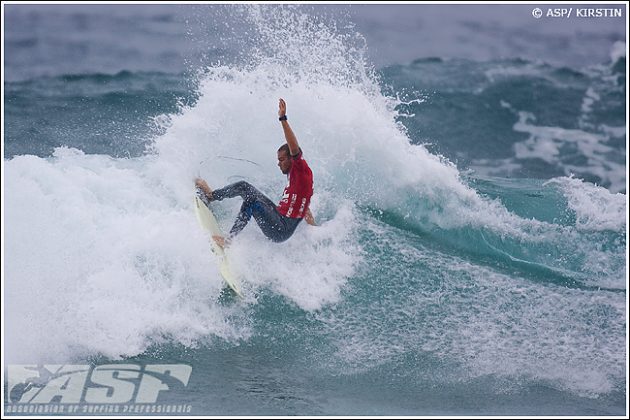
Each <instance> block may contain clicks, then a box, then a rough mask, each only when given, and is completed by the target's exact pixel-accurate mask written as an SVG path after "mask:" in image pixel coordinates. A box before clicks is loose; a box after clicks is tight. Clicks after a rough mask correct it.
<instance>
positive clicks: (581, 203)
mask: <svg viewBox="0 0 630 420" xmlns="http://www.w3.org/2000/svg"><path fill="white" fill-rule="evenodd" d="M546 184H556V185H558V186H559V187H560V189H561V190H562V192H563V194H564V196H565V197H566V198H567V200H568V205H569V208H570V209H571V210H573V211H574V212H575V217H576V222H575V223H576V226H577V227H578V228H579V229H584V230H595V231H603V230H612V231H615V232H623V231H624V230H625V228H626V211H627V209H626V199H627V197H626V195H625V194H621V193H616V194H613V193H611V192H610V191H608V190H607V189H606V188H603V187H599V186H597V185H593V184H590V183H587V182H584V181H582V180H580V179H577V178H573V177H560V178H553V179H551V180H549V181H547V182H546V183H545V184H543V185H546Z"/></svg>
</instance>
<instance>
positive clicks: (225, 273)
mask: <svg viewBox="0 0 630 420" xmlns="http://www.w3.org/2000/svg"><path fill="white" fill-rule="evenodd" d="M195 213H196V214H197V220H198V221H199V224H200V225H201V226H202V227H203V228H204V229H205V230H206V231H207V232H208V234H209V235H210V244H211V245H212V252H214V255H216V256H217V260H218V262H219V272H220V273H221V276H222V277H223V279H224V280H225V282H226V283H227V285H228V286H230V289H232V290H234V292H235V293H236V294H237V295H238V296H239V297H243V295H242V294H241V285H240V282H239V280H238V277H236V276H235V275H234V273H233V272H232V270H231V269H230V263H229V261H228V258H227V255H225V251H224V250H223V248H221V247H220V246H219V244H217V243H216V242H215V241H214V239H212V236H213V235H214V236H217V235H218V236H221V237H225V236H224V235H223V233H222V232H221V228H219V224H218V223H217V219H216V218H215V217H214V214H212V211H211V210H210V209H209V208H208V206H206V204H205V203H204V202H203V201H201V199H199V197H198V196H196V195H195Z"/></svg>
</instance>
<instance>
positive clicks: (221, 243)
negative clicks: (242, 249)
mask: <svg viewBox="0 0 630 420" xmlns="http://www.w3.org/2000/svg"><path fill="white" fill-rule="evenodd" d="M212 239H214V242H216V243H217V245H219V246H220V247H221V249H225V247H226V245H227V241H226V240H225V238H224V237H223V236H218V235H212Z"/></svg>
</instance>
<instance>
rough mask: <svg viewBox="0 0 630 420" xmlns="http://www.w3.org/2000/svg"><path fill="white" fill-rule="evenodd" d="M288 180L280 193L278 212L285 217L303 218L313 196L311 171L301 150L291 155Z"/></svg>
mask: <svg viewBox="0 0 630 420" xmlns="http://www.w3.org/2000/svg"><path fill="white" fill-rule="evenodd" d="M288 178H289V182H288V183H287V186H286V187H285V188H284V192H283V193H282V200H280V204H278V212H279V213H280V214H282V215H284V216H286V217H292V218H299V219H301V218H304V215H305V213H306V211H307V210H308V206H309V204H310V203H311V197H312V196H313V172H311V168H309V167H308V164H307V163H306V161H305V160H304V159H302V151H301V150H300V153H299V154H298V155H297V156H294V157H293V164H292V165H291V171H289V175H288Z"/></svg>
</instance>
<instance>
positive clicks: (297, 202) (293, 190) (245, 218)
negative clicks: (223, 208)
mask: <svg viewBox="0 0 630 420" xmlns="http://www.w3.org/2000/svg"><path fill="white" fill-rule="evenodd" d="M278 108H279V109H278V117H279V118H278V120H280V123H281V124H282V130H283V131H284V137H285V139H286V143H285V144H283V145H282V146H280V148H279V149H278V167H279V168H280V171H282V173H283V174H285V175H286V176H287V178H288V183H287V186H286V187H285V188H284V192H283V194H282V200H280V203H279V204H278V205H276V204H275V203H274V202H273V201H271V200H270V199H269V198H268V197H267V196H265V195H264V194H263V193H261V192H260V191H258V190H257V189H256V188H255V187H254V186H253V185H251V184H249V183H248V182H245V181H239V182H236V183H234V184H230V185H228V186H226V187H223V188H220V189H217V190H214V191H213V190H211V189H210V187H209V186H208V183H207V182H206V181H204V180H203V179H201V178H197V179H195V185H196V186H197V188H198V190H199V191H201V193H202V194H200V198H201V199H202V200H203V201H204V202H205V203H206V204H208V203H209V202H210V201H221V200H223V199H224V198H232V197H236V196H240V197H242V198H243V205H242V206H241V210H240V211H239V213H238V216H236V221H235V222H234V226H232V229H231V230H230V234H229V235H228V238H227V239H224V238H222V237H220V236H213V239H214V240H215V241H216V242H217V243H218V244H219V245H220V246H221V247H224V246H225V245H226V242H228V241H229V239H230V238H233V237H234V236H236V235H237V234H238V233H239V232H240V231H241V230H243V228H244V227H245V226H246V225H247V223H248V222H249V220H250V219H251V217H252V216H253V217H254V220H256V223H258V226H259V227H260V230H261V231H262V232H263V234H264V235H265V236H266V237H267V238H269V239H271V240H272V241H274V242H283V241H286V240H287V239H289V238H290V237H291V235H293V232H295V229H296V228H297V226H298V224H300V222H301V221H302V219H305V220H306V223H308V224H310V225H315V220H314V219H313V215H312V214H311V211H310V209H309V204H310V202H311V196H312V195H313V173H312V172H311V168H309V166H308V164H307V163H306V161H305V160H304V159H303V158H302V149H300V146H299V144H298V141H297V138H296V137H295V134H294V133H293V130H292V129H291V126H290V125H289V121H288V120H287V104H286V102H285V101H284V99H280V102H279V107H278Z"/></svg>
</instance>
